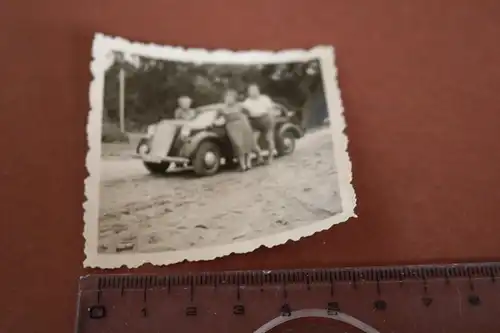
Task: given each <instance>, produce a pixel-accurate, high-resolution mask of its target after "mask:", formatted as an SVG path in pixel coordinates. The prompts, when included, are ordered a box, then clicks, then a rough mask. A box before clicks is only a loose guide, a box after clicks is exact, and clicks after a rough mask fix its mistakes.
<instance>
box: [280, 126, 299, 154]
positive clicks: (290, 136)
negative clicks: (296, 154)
mask: <svg viewBox="0 0 500 333" xmlns="http://www.w3.org/2000/svg"><path fill="white" fill-rule="evenodd" d="M276 150H277V151H278V156H285V155H290V154H291V153H293V151H294V150H295V135H294V133H292V131H285V132H283V133H282V134H281V135H278V138H277V139H276Z"/></svg>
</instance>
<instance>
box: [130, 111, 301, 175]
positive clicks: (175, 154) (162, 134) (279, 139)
mask: <svg viewBox="0 0 500 333" xmlns="http://www.w3.org/2000/svg"><path fill="white" fill-rule="evenodd" d="M221 107H222V105H221V104H211V105H206V106H203V107H199V108H197V109H196V113H197V115H196V117H195V118H194V119H193V120H190V121H184V120H172V119H165V120H162V121H160V122H158V123H155V124H152V125H150V126H149V127H148V130H147V134H146V135H145V137H143V138H142V139H141V140H140V142H139V144H138V145H137V153H138V154H139V155H140V157H141V158H142V160H143V162H144V166H145V167H146V168H147V169H148V170H149V172H151V173H153V174H159V173H165V172H166V171H167V169H169V168H170V167H171V166H183V167H192V168H193V170H194V172H195V173H196V174H197V175H199V176H210V175H213V174H215V173H217V172H218V171H219V170H220V169H221V167H222V166H233V165H236V163H235V162H236V161H235V156H234V153H233V149H232V146H231V142H230V141H229V137H228V136H227V134H226V130H225V127H224V123H223V121H221V119H220V118H219V119H217V110H219V109H220V108H221ZM274 113H275V120H276V129H275V142H276V154H277V156H283V155H288V154H291V153H292V152H293V151H294V149H295V141H296V139H299V138H301V137H302V136H303V134H304V131H303V129H302V128H301V126H300V124H299V123H298V122H297V121H296V119H297V117H296V116H295V112H293V111H290V110H289V108H287V107H285V106H283V105H282V104H279V103H275V104H274ZM259 146H260V147H261V149H263V150H264V151H266V150H267V144H266V142H265V139H264V138H263V137H262V136H261V138H260V142H259ZM268 153H269V152H267V154H268Z"/></svg>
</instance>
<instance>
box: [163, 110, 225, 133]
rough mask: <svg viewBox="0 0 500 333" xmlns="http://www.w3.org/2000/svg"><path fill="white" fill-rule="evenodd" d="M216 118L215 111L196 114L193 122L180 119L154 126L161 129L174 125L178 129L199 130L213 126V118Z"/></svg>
mask: <svg viewBox="0 0 500 333" xmlns="http://www.w3.org/2000/svg"><path fill="white" fill-rule="evenodd" d="M216 116H217V112H215V111H206V112H202V113H200V114H198V115H197V116H196V118H195V119H193V120H180V119H164V120H161V121H160V122H158V123H157V124H156V125H157V126H158V127H162V125H166V124H170V125H176V126H179V127H184V126H186V127H189V128H190V129H192V130H201V129H205V128H207V127H209V126H210V125H211V124H213V122H214V120H215V118H216Z"/></svg>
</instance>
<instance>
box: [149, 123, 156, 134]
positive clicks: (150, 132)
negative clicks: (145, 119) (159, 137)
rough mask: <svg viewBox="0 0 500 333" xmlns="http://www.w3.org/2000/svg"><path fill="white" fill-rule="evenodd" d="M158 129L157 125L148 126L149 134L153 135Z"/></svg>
mask: <svg viewBox="0 0 500 333" xmlns="http://www.w3.org/2000/svg"><path fill="white" fill-rule="evenodd" d="M155 131H156V125H149V126H148V136H152V135H153V134H155Z"/></svg>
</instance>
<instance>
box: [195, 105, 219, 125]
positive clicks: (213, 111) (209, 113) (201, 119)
mask: <svg viewBox="0 0 500 333" xmlns="http://www.w3.org/2000/svg"><path fill="white" fill-rule="evenodd" d="M219 108H220V106H219V105H209V106H204V107H200V108H198V109H196V111H197V113H198V114H197V115H196V117H195V118H194V119H193V120H191V121H190V122H189V125H188V126H189V127H190V128H205V127H207V126H209V125H211V124H212V123H213V122H214V120H215V118H216V116H217V110H218V109H219Z"/></svg>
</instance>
